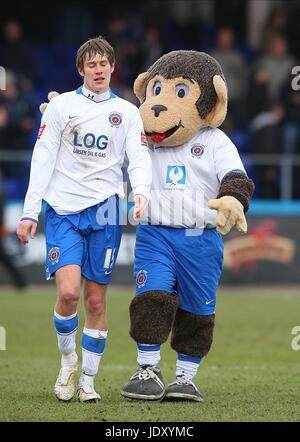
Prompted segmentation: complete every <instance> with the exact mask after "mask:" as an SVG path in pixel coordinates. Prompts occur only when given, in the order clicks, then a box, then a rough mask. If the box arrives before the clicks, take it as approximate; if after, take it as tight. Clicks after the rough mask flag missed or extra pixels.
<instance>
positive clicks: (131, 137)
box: [126, 110, 152, 218]
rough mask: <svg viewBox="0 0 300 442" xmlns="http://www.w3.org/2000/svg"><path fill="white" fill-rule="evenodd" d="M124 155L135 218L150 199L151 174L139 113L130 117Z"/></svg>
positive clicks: (149, 159)
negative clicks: (126, 159)
mask: <svg viewBox="0 0 300 442" xmlns="http://www.w3.org/2000/svg"><path fill="white" fill-rule="evenodd" d="M126 154H127V157H128V161H129V166H128V175H129V179H130V184H131V187H132V190H133V193H134V204H135V207H134V212H133V216H134V217H135V218H140V217H141V216H142V215H143V213H144V212H145V211H146V209H147V206H148V202H149V199H150V191H151V182H152V172H151V158H150V155H149V152H148V145H147V140H146V136H145V133H144V128H143V123H142V119H141V116H140V113H139V112H138V110H137V112H136V113H135V115H134V116H133V117H132V119H131V121H130V125H129V129H128V134H127V137H126Z"/></svg>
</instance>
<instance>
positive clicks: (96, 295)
mask: <svg viewBox="0 0 300 442" xmlns="http://www.w3.org/2000/svg"><path fill="white" fill-rule="evenodd" d="M106 291H107V284H105V285H104V284H98V283H96V282H94V281H91V280H86V281H85V286H84V308H85V325H84V329H83V334H82V373H81V376H80V379H79V384H78V398H79V400H80V401H81V402H95V401H97V400H98V399H100V395H99V394H98V393H97V392H96V391H95V389H94V379H95V376H96V375H97V373H98V369H99V364H100V360H101V357H102V355H103V352H104V349H105V345H106V338H107V333H108V326H107V311H106Z"/></svg>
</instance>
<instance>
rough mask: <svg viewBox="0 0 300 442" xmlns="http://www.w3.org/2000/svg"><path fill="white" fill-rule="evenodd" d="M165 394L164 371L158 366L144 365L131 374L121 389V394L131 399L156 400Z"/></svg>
mask: <svg viewBox="0 0 300 442" xmlns="http://www.w3.org/2000/svg"><path fill="white" fill-rule="evenodd" d="M164 394H165V385H164V381H163V377H162V373H161V371H160V369H159V368H158V367H152V366H142V367H139V368H138V369H137V371H136V372H135V373H134V374H133V375H132V376H131V378H130V379H129V381H128V382H127V384H125V385H124V387H123V388H122V390H121V395H122V396H125V397H127V398H130V399H144V400H147V401H155V400H159V399H161V398H162V397H163V396H164Z"/></svg>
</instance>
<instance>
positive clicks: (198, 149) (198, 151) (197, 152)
mask: <svg viewBox="0 0 300 442" xmlns="http://www.w3.org/2000/svg"><path fill="white" fill-rule="evenodd" d="M191 154H192V156H193V157H194V158H200V157H202V155H203V154H204V146H203V145H202V144H194V145H193V146H192V148H191Z"/></svg>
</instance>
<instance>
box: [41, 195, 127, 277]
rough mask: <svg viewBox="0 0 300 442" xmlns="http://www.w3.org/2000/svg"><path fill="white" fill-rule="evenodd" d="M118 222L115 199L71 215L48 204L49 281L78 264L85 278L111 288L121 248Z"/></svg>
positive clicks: (117, 206)
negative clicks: (58, 272) (61, 269)
mask: <svg viewBox="0 0 300 442" xmlns="http://www.w3.org/2000/svg"><path fill="white" fill-rule="evenodd" d="M119 218H120V216H119V197H118V196H116V195H114V196H112V197H110V198H108V199H107V200H105V201H103V202H101V203H99V204H96V205H95V206H92V207H89V208H87V209H85V210H83V211H82V212H79V213H76V214H72V215H58V214H57V213H56V212H55V211H54V210H53V209H52V207H51V206H49V204H47V206H46V210H45V234H46V246H47V255H46V279H50V278H52V277H53V276H54V273H55V272H56V270H58V269H59V268H60V267H62V266H65V265H68V264H78V265H79V266H80V267H81V274H82V276H83V277H85V278H87V279H90V280H92V281H95V282H97V283H99V284H108V283H109V282H110V279H111V274H112V272H113V269H114V266H115V262H116V258H117V255H118V251H119V247H120V241H121V233H122V232H121V225H120V222H119ZM111 222H112V224H110V223H111Z"/></svg>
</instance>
